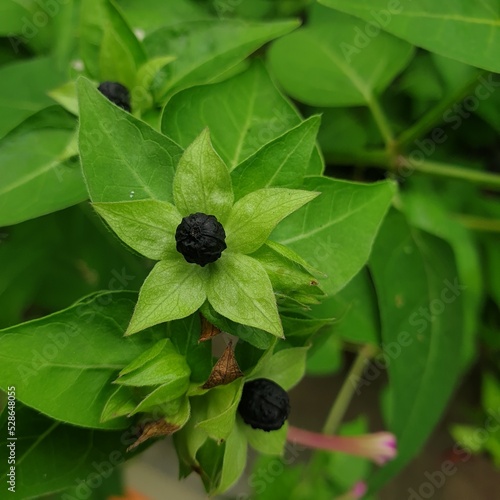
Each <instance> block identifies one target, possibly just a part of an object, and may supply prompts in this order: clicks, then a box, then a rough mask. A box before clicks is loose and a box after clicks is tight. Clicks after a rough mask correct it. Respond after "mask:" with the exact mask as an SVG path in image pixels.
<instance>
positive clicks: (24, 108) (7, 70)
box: [0, 57, 65, 137]
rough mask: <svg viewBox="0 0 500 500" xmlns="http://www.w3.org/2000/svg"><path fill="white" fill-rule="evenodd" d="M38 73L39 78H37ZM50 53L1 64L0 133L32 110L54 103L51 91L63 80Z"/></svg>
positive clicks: (10, 127)
mask: <svg viewBox="0 0 500 500" xmlns="http://www.w3.org/2000/svg"><path fill="white" fill-rule="evenodd" d="M34 75H36V78H34ZM64 78H65V75H63V74H61V73H60V72H59V71H55V68H54V61H53V59H52V58H49V57H39V58H34V59H27V60H20V61H16V62H13V63H10V64H6V65H4V66H2V67H1V68H0V95H1V96H2V100H1V102H0V137H3V136H4V135H5V134H6V133H7V132H9V131H10V130H12V129H13V128H14V127H16V126H17V125H19V124H20V123H21V122H22V121H23V120H25V119H26V118H28V117H29V116H31V115H32V114H33V113H36V112H37V111H40V110H42V109H44V108H46V107H47V106H51V105H53V104H54V101H52V99H51V98H50V97H49V96H48V95H47V93H48V91H49V90H51V89H53V88H54V87H56V86H57V85H61V84H62V83H64Z"/></svg>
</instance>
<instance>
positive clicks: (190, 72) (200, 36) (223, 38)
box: [144, 19, 297, 99]
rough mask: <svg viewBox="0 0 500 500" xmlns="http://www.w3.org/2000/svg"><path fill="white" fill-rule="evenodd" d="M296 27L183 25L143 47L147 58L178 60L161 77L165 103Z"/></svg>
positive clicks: (239, 23) (234, 22) (160, 32)
mask: <svg viewBox="0 0 500 500" xmlns="http://www.w3.org/2000/svg"><path fill="white" fill-rule="evenodd" d="M296 27H297V21H277V22H272V23H246V22H243V21H240V20H225V21H224V22H222V23H221V22H220V21H219V20H218V19H211V20H209V21H196V22H184V23H178V24H176V25H175V26H167V27H163V28H161V29H159V30H156V31H155V32H153V33H152V34H151V35H149V36H148V37H146V38H145V40H144V46H145V47H146V50H147V52H148V55H149V56H150V57H157V56H164V55H169V54H174V55H178V56H179V57H178V58H177V59H176V60H175V61H174V62H173V63H172V64H171V65H169V69H168V72H167V73H166V75H165V77H164V83H163V85H162V88H161V96H162V98H163V99H167V98H168V97H171V96H172V95H173V94H174V93H176V92H178V91H179V90H181V89H184V88H187V87H191V86H193V85H198V84H203V83H208V82H210V81H213V79H214V78H215V77H216V76H217V75H220V74H222V73H224V72H225V71H227V70H228V69H230V68H232V67H233V66H235V65H236V64H237V63H238V62H240V61H242V60H243V59H245V58H246V57H247V56H249V55H250V54H251V53H252V52H254V51H255V50H256V49H258V48H259V47H260V46H262V45H264V44H265V43H266V42H268V41H270V40H272V39H274V38H276V37H278V36H281V35H283V34H285V33H288V32H290V31H292V30H293V29H295V28H296ZM187 41H189V43H187Z"/></svg>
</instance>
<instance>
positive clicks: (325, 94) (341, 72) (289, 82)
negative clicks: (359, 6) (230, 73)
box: [269, 9, 413, 106]
mask: <svg viewBox="0 0 500 500" xmlns="http://www.w3.org/2000/svg"><path fill="white" fill-rule="evenodd" d="M325 10H327V9H325ZM327 12H328V10H327ZM365 26H366V23H364V22H362V21H359V20H357V19H355V18H353V17H350V16H345V15H343V14H340V13H336V15H335V16H332V18H331V19H330V20H329V22H328V23H320V24H314V25H309V26H307V27H305V28H301V29H299V30H297V31H296V32H294V33H291V34H290V35H287V36H285V37H283V38H281V39H279V40H278V41H276V42H275V43H274V44H273V46H272V47H271V49H270V51H269V62H270V65H271V68H272V69H273V72H274V74H275V75H276V77H277V78H278V81H279V82H280V83H281V84H282V85H283V87H284V89H285V90H286V91H287V93H288V94H290V95H291V96H292V97H294V98H295V99H298V100H299V101H301V102H305V103H306V104H310V105H313V106H356V105H363V104H365V105H366V104H368V103H370V102H371V101H372V100H373V96H374V95H376V94H380V93H381V92H382V91H383V90H384V89H385V88H386V87H387V86H388V85H389V84H390V83H391V81H392V80H393V79H394V77H395V76H396V75H397V74H398V73H399V72H400V71H401V70H402V69H403V68H404V67H405V66H406V65H407V64H408V62H409V61H410V59H411V57H412V55H413V47H412V46H411V45H409V44H408V43H406V42H403V41H402V40H398V39H397V38H395V37H393V36H391V35H388V34H386V33H384V32H380V33H378V34H377V36H376V37H374V38H371V39H369V43H367V44H366V46H365V47H363V49H362V50H360V49H357V48H356V47H355V46H354V45H352V40H353V38H355V36H356V33H357V31H358V30H363V29H364V28H365ZM303 75H307V78H303Z"/></svg>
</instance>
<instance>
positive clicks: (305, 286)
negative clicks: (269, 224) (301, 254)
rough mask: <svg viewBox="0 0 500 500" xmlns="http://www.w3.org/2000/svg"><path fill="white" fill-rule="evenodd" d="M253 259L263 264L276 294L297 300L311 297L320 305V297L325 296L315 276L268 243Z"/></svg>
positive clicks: (253, 255) (254, 254) (255, 253)
mask: <svg viewBox="0 0 500 500" xmlns="http://www.w3.org/2000/svg"><path fill="white" fill-rule="evenodd" d="M251 257H253V258H254V259H257V260H258V261H259V262H260V263H261V264H262V266H263V267H264V269H265V270H266V272H267V274H268V276H269V279H270V280H271V283H272V285H273V289H274V292H275V293H276V294H280V295H286V296H287V297H291V298H295V299H296V300H299V299H305V298H307V297H308V296H309V297H310V299H311V302H312V303H318V297H321V296H322V295H324V292H323V291H322V290H321V288H320V287H319V286H318V285H319V282H318V281H316V279H315V278H314V276H313V275H311V274H310V273H308V272H307V271H306V270H305V269H304V268H303V267H302V266H300V265H298V264H297V263H296V262H294V261H293V260H290V259H288V258H287V257H285V256H284V255H283V254H281V253H279V252H277V251H276V250H275V249H274V248H273V247H271V246H269V245H268V244H267V243H265V244H264V245H262V246H261V247H260V248H259V249H258V250H257V251H256V252H254V253H253V254H252V255H251Z"/></svg>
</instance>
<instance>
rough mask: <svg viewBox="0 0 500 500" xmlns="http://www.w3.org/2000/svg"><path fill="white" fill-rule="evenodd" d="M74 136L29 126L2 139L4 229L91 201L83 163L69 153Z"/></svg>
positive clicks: (0, 201) (0, 203)
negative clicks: (83, 174) (88, 199)
mask: <svg viewBox="0 0 500 500" xmlns="http://www.w3.org/2000/svg"><path fill="white" fill-rule="evenodd" d="M44 113H45V111H42V112H41V114H42V115H43V114H44ZM31 120H32V119H30V118H29V119H28V122H30V121H31ZM27 125H28V126H27ZM74 133H75V132H74V130H70V129H67V128H52V127H50V126H47V127H44V126H43V125H42V126H41V127H40V128H39V129H38V130H36V129H32V128H31V126H29V123H28V124H22V125H20V126H19V127H18V128H17V129H15V130H13V131H12V132H11V133H9V134H8V135H7V136H5V137H4V138H3V139H0V177H1V178H2V185H1V186H0V225H2V226H7V225H12V224H17V223H19V222H23V221H25V220H28V219H32V218H35V217H39V216H41V215H45V214H48V213H51V212H54V211H57V210H61V209H63V208H66V207H69V206H71V205H74V204H76V203H79V202H81V201H83V200H85V199H86V198H87V193H86V189H85V184H84V183H83V179H82V175H81V172H80V168H79V167H80V166H79V163H78V161H77V159H75V158H74V157H73V156H72V155H71V153H67V147H68V145H69V144H70V143H71V141H72V140H73V138H74Z"/></svg>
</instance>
